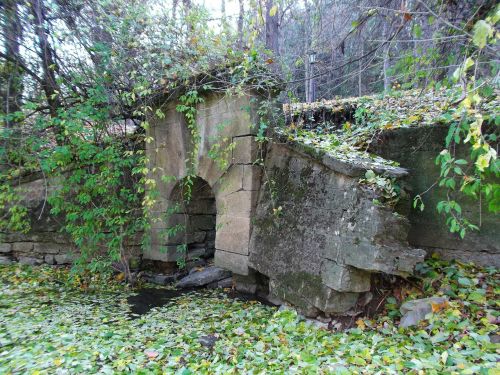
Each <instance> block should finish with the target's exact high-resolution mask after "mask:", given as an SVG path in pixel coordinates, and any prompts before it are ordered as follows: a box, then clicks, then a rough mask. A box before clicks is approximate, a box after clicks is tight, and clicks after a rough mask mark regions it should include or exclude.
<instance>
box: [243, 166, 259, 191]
mask: <svg viewBox="0 0 500 375" xmlns="http://www.w3.org/2000/svg"><path fill="white" fill-rule="evenodd" d="M261 178H262V167H260V166H258V165H244V166H243V190H259V189H260V182H261Z"/></svg>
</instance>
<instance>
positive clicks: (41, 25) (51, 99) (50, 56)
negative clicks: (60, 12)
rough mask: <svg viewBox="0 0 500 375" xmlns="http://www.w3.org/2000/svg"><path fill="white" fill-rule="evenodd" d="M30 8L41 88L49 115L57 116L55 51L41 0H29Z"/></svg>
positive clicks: (57, 96) (58, 103)
mask: <svg viewBox="0 0 500 375" xmlns="http://www.w3.org/2000/svg"><path fill="white" fill-rule="evenodd" d="M30 8H31V12H32V14H33V25H34V31H35V35H36V36H37V44H38V49H39V50H40V51H39V53H40V59H41V65H42V70H43V84H42V88H43V90H44V92H45V96H46V97H47V103H48V105H49V111H50V115H51V116H52V117H55V116H57V110H58V108H59V107H60V106H61V101H60V96H59V95H60V92H61V90H60V88H59V85H58V84H57V81H56V75H55V72H56V71H57V69H58V68H57V64H56V57H55V51H54V50H53V48H52V46H51V45H50V43H49V31H48V29H47V28H46V26H45V23H46V9H45V6H44V4H43V0H31V1H30Z"/></svg>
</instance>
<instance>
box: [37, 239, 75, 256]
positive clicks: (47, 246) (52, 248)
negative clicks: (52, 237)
mask: <svg viewBox="0 0 500 375" xmlns="http://www.w3.org/2000/svg"><path fill="white" fill-rule="evenodd" d="M34 251H35V253H38V254H59V253H64V252H65V251H69V245H62V244H56V243H44V242H42V243H35V245H34Z"/></svg>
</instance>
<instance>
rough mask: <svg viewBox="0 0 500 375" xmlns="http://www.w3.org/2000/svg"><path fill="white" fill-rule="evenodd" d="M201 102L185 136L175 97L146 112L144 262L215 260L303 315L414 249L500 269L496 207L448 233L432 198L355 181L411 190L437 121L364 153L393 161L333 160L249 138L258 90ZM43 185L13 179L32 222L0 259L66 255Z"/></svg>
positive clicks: (346, 306)
mask: <svg viewBox="0 0 500 375" xmlns="http://www.w3.org/2000/svg"><path fill="white" fill-rule="evenodd" d="M203 99H204V100H203V101H202V102H201V103H199V104H197V108H196V119H195V123H196V131H194V133H193V129H190V127H189V126H188V124H187V123H186V119H185V117H184V115H183V114H181V113H179V112H178V111H177V110H176V107H177V105H178V101H176V100H175V99H172V100H169V101H165V102H164V103H159V104H158V107H157V108H155V109H154V110H153V112H154V113H155V112H156V109H161V111H162V112H163V114H164V116H162V117H161V118H160V117H157V116H153V117H152V118H151V119H150V129H149V134H148V135H149V136H150V139H151V140H152V141H151V142H149V143H147V144H146V154H147V156H148V158H149V160H150V164H151V165H150V167H151V168H150V170H151V176H150V178H152V179H153V180H154V181H155V182H156V186H157V189H158V202H157V204H156V206H155V207H154V209H153V218H154V220H153V222H152V230H151V233H150V234H151V246H150V248H148V249H147V250H146V251H145V252H144V253H142V258H143V259H145V260H152V261H158V262H168V263H171V262H176V261H177V260H178V259H180V258H183V259H185V257H187V259H188V260H189V259H196V258H198V257H212V256H214V260H215V264H216V265H217V266H219V267H222V268H225V269H227V270H230V271H232V272H233V279H234V282H235V284H236V287H237V288H239V289H240V290H245V291H250V292H254V291H255V290H256V288H257V286H258V285H259V286H262V285H263V284H265V286H266V288H267V290H268V292H269V294H270V296H271V297H273V298H275V299H279V300H282V301H286V302H289V303H291V304H293V305H295V306H297V307H298V308H299V309H300V310H301V312H303V313H304V314H306V315H310V316H315V315H317V314H318V313H320V312H322V313H326V314H335V313H344V312H346V311H348V310H350V309H352V308H353V307H354V306H355V305H356V303H357V301H358V298H359V297H360V296H361V295H362V294H363V293H365V292H367V291H369V290H370V288H371V282H372V276H373V274H376V273H385V274H393V275H403V276H405V275H409V274H411V273H412V272H413V270H414V267H415V265H416V264H417V263H418V262H420V261H422V260H423V259H424V256H425V254H426V252H427V254H431V253H433V252H438V253H440V254H441V255H442V256H443V257H446V258H452V259H459V260H462V261H466V262H467V261H470V260H473V261H475V262H476V263H478V264H482V265H493V266H496V267H499V266H500V257H499V253H500V247H499V244H500V233H498V230H497V223H498V216H495V215H493V214H484V215H483V227H482V228H481V231H480V232H478V233H472V234H471V235H469V236H468V237H466V239H465V241H460V240H459V239H457V238H456V237H454V235H452V234H450V233H449V231H448V230H447V228H446V227H445V226H444V225H443V224H442V218H441V217H439V216H438V215H436V213H435V212H434V209H433V207H432V205H433V203H434V204H435V201H436V200H438V199H440V198H439V196H433V197H432V199H431V202H430V203H429V208H427V209H426V210H424V211H423V212H420V211H416V210H412V209H411V207H410V201H411V199H407V200H406V201H404V200H403V201H402V203H401V204H400V205H399V206H398V207H397V210H394V209H392V208H389V207H386V206H383V205H380V204H378V203H377V201H379V198H380V197H379V196H378V193H377V192H376V191H374V190H373V189H372V188H370V187H369V186H368V185H366V184H361V183H360V178H362V177H363V176H364V175H365V172H366V171H367V170H373V171H375V172H376V173H378V174H383V175H386V176H388V177H391V178H394V179H396V180H398V181H400V182H401V186H404V187H405V189H406V190H407V191H408V193H409V194H416V193H418V192H421V191H422V190H424V189H425V188H426V187H428V186H429V185H430V184H431V183H432V181H435V178H436V175H437V174H438V173H439V172H438V170H437V167H436V166H435V165H434V163H433V161H434V158H435V155H436V154H437V153H438V152H439V150H440V149H441V146H442V140H443V139H444V136H445V135H444V134H445V133H446V129H445V128H443V127H442V126H441V127H439V126H435V127H433V128H432V129H430V128H429V127H428V126H426V127H422V126H420V127H419V126H415V127H410V128H406V129H391V130H387V131H384V132H383V133H382V134H380V136H379V137H378V141H377V142H376V143H374V144H372V146H371V147H372V149H371V152H373V153H376V154H378V155H381V156H383V157H385V158H388V159H392V160H396V161H399V162H400V165H401V166H402V167H404V168H401V167H393V166H390V165H385V164H379V163H375V162H373V161H372V160H371V159H360V158H357V159H356V158H354V159H351V160H348V161H346V160H341V159H339V158H336V157H334V156H332V155H330V154H328V153H325V152H323V153H320V152H315V150H314V149H313V150H312V149H311V147H310V146H306V145H304V144H301V143H299V142H291V141H290V140H288V139H279V137H275V138H274V139H273V141H271V142H267V143H259V142H257V141H256V134H257V131H258V129H257V126H258V124H259V121H260V120H259V118H258V117H257V110H256V109H257V105H258V98H257V97H255V96H251V95H247V96H245V95H243V96H224V95H222V94H218V93H207V94H205V95H204V97H203ZM193 134H195V136H193ZM424 135H425V137H427V138H426V142H425V145H424V143H423V142H420V139H421V138H422V137H424ZM257 161H258V162H257ZM44 184H45V182H44V180H43V179H41V176H32V177H31V178H29V179H26V180H25V181H24V188H25V189H26V190H27V191H29V192H30V194H29V195H28V196H27V203H28V205H29V207H30V208H31V214H32V218H33V220H32V224H33V226H32V227H33V229H32V231H31V232H30V233H28V234H12V233H10V234H9V233H8V234H5V236H4V237H3V238H4V243H1V244H0V253H2V254H0V259H2V258H10V259H15V260H18V261H21V262H24V263H31V264H38V263H44V262H45V263H49V264H65V263H69V262H71V256H70V254H69V253H68V249H71V244H70V241H69V240H68V238H66V237H65V236H63V235H61V234H60V233H59V232H58V228H59V226H60V224H59V223H58V221H57V218H52V217H50V216H49V215H48V214H47V212H48V210H47V208H46V207H45V208H44V203H43V202H44V196H45V194H46V186H44ZM186 191H188V192H189V194H188V195H189V199H186ZM436 194H439V192H436ZM461 204H462V206H463V207H464V209H467V210H470V211H473V210H475V209H477V208H476V207H475V205H474V204H473V203H468V202H461ZM483 212H486V210H483Z"/></svg>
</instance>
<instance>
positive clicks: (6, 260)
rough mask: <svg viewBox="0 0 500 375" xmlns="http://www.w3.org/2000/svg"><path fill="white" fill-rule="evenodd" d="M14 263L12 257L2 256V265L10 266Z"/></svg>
mask: <svg viewBox="0 0 500 375" xmlns="http://www.w3.org/2000/svg"><path fill="white" fill-rule="evenodd" d="M12 263H14V262H13V261H12V259H11V258H9V257H4V256H0V265H2V266H8V265H9V264H12Z"/></svg>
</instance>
